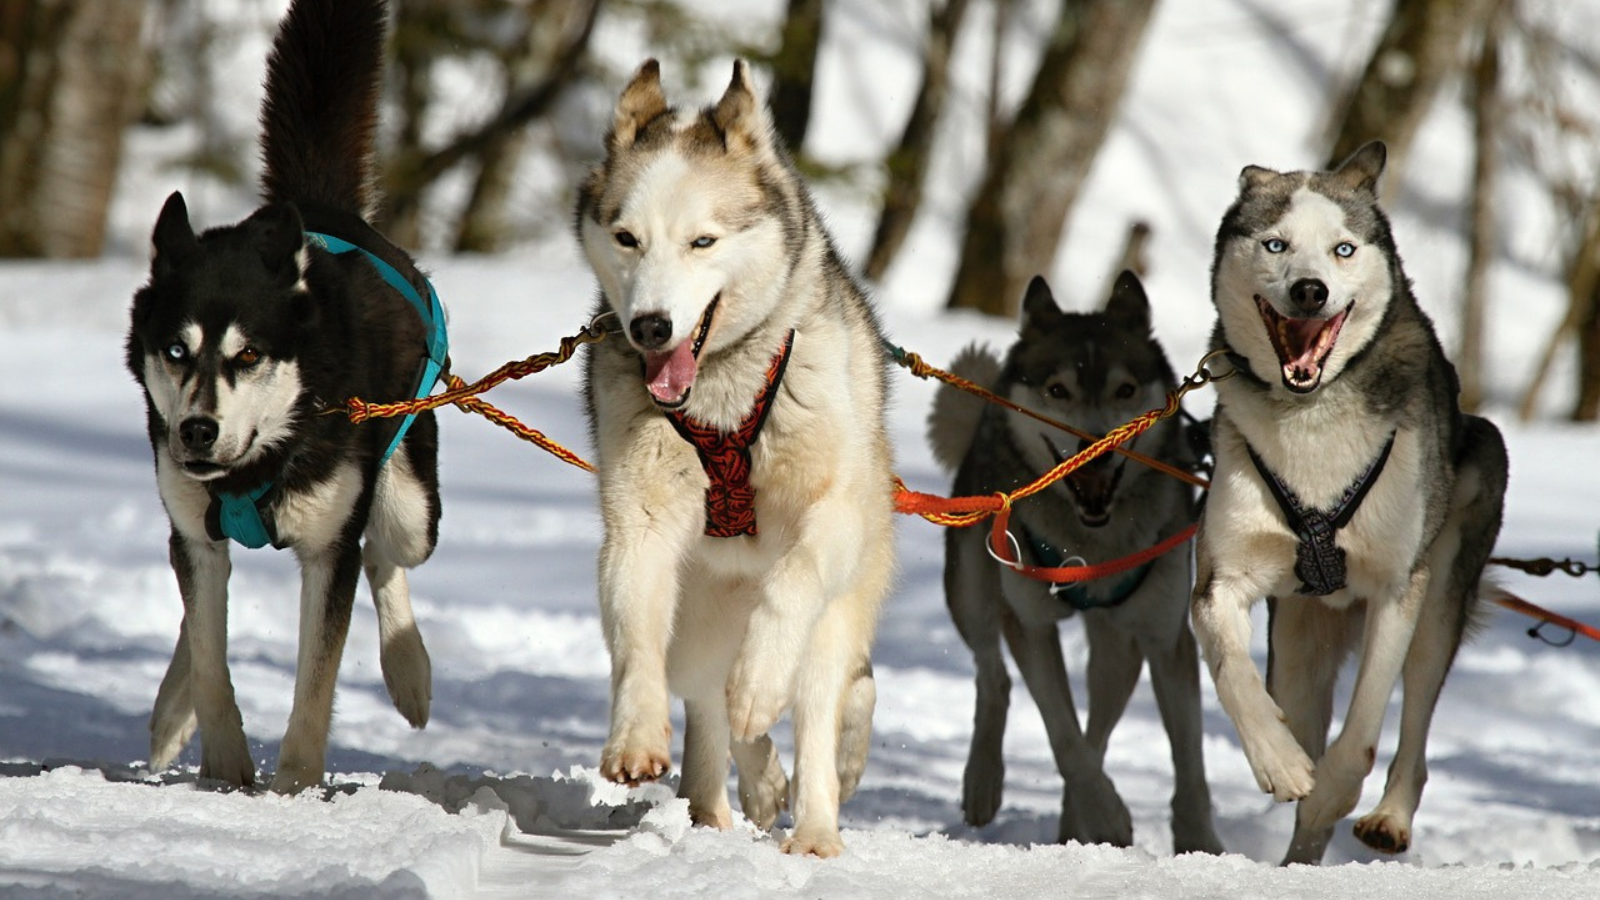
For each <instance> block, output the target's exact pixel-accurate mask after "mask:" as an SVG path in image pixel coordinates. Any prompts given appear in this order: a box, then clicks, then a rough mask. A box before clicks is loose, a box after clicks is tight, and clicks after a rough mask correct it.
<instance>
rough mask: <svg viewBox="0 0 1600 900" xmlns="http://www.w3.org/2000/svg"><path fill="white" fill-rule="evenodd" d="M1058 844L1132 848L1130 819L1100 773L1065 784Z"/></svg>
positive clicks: (1131, 822)
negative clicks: (1070, 843)
mask: <svg viewBox="0 0 1600 900" xmlns="http://www.w3.org/2000/svg"><path fill="white" fill-rule="evenodd" d="M1057 837H1058V839H1059V840H1060V842H1061V843H1063V844H1064V843H1066V842H1067V841H1078V842H1079V843H1082V844H1109V845H1111V846H1113V847H1131V846H1133V816H1132V815H1130V814H1129V813H1128V805H1127V804H1126V803H1123V802H1122V797H1120V796H1118V794H1117V789H1116V786H1115V785H1113V784H1112V783H1111V779H1109V778H1107V777H1106V776H1105V774H1104V773H1095V775H1094V776H1091V777H1086V778H1081V779H1076V780H1073V781H1069V782H1068V783H1067V788H1066V793H1065V795H1064V797H1063V799H1062V803H1061V824H1060V827H1059V829H1058V831H1057Z"/></svg>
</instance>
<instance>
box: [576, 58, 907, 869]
mask: <svg viewBox="0 0 1600 900" xmlns="http://www.w3.org/2000/svg"><path fill="white" fill-rule="evenodd" d="M577 230H578V238H579V241H580V243H581V244H582V246H583V250H584V253H585V255H586V256H587V257H588V260H589V263H590V265H591V266H592V267H593V269H594V272H595V275H596V277H597V278H598V280H599V282H600V289H601V292H602V297H601V304H602V307H603V308H604V309H606V310H609V311H611V312H614V313H615V314H616V317H617V320H618V322H619V323H620V325H621V331H622V335H623V336H616V337H614V338H613V339H611V340H608V341H606V342H604V343H602V344H599V345H596V347H595V348H594V350H593V351H592V353H591V354H590V356H589V359H588V367H587V371H586V393H587V399H588V404H589V414H590V422H591V425H592V428H593V433H594V437H595V441H596V445H597V463H598V467H599V471H600V507H601V515H602V518H603V520H604V524H605V540H604V543H603V545H602V547H601V550H600V559H599V587H600V610H601V618H602V622H603V625H604V628H605V638H606V645H607V647H608V648H609V649H610V652H611V663H612V669H611V671H612V678H611V735H610V738H609V739H608V740H607V741H606V745H605V749H604V751H603V753H602V756H601V763H600V765H601V771H602V772H603V773H604V774H605V776H606V777H608V778H610V779H612V780H615V781H619V782H627V783H637V782H640V781H646V780H651V779H655V778H658V777H660V776H661V775H662V774H664V773H665V772H666V770H667V768H668V767H669V764H670V762H671V751H670V742H671V731H672V728H671V725H670V723H669V720H668V707H669V687H670V690H671V692H672V693H675V694H677V695H679V696H682V697H683V698H684V709H685V720H686V724H685V729H684V737H683V743H684V748H683V755H684V762H683V778H682V782H681V784H680V786H679V792H680V794H682V795H683V796H684V797H686V798H688V800H689V809H690V813H691V815H692V816H693V819H694V821H695V822H696V823H698V824H704V825H711V826H714V827H718V828H727V827H729V826H730V824H731V812H730V807H729V803H728V797H727V788H726V780H727V773H728V755H729V752H730V750H731V752H732V754H733V759H734V761H735V762H736V763H737V768H738V772H739V797H740V804H741V807H742V809H743V811H744V813H745V815H746V816H748V817H749V818H750V819H751V820H752V821H753V822H755V823H756V824H757V825H759V826H761V827H763V828H767V827H770V826H771V825H772V824H773V822H774V821H775V820H776V819H777V817H778V813H779V811H780V809H781V808H782V807H783V806H784V805H785V804H786V802H789V801H790V800H791V799H792V803H793V813H794V829H793V832H792V833H791V834H790V836H789V838H788V839H787V840H786V841H785V842H784V844H783V849H784V850H785V851H787V852H791V853H813V854H816V855H819V856H833V855H836V854H838V853H839V852H840V851H841V849H842V848H843V845H842V843H841V841H840V838H839V826H838V815H839V803H840V801H841V800H843V799H844V798H846V797H848V796H849V794H850V793H851V792H852V791H853V790H854V789H855V786H856V783H857V781H858V780H859V779H860V777H861V771H862V768H863V767H864V766H865V763H866V754H867V746H868V739H869V734H870V728H871V719H872V709H873V705H874V702H875V697H876V694H875V688H874V683H873V680H872V668H871V661H870V648H871V643H872V636H873V632H874V630H875V628H876V623H877V616H878V610H879V607H880V605H881V604H882V601H883V598H884V595H885V593H886V592H887V590H888V586H889V583H890V579H891V576H892V568H893V537H894V524H893V521H892V518H893V489H894V488H893V484H892V482H891V478H890V473H891V467H890V454H889V443H888V439H887V436H886V434H885V428H884V394H885V388H886V384H885V382H886V378H887V372H886V367H887V358H886V355H885V353H884V349H883V346H882V344H881V337H880V335H879V331H878V328H877V324H876V322H875V319H874V315H873V312H872V309H871V307H870V306H869V304H868V302H867V300H866V299H865V297H864V296H863V295H862V292H861V290H860V288H858V287H857V286H856V284H855V282H854V281H853V280H852V279H851V277H850V276H849V274H848V273H847V272H846V270H845V268H844V266H843V265H842V263H841V262H840V260H839V257H838V255H837V253H836V252H835V251H834V248H833V245H832V243H831V241H830V240H829V238H828V235H827V233H826V231H825V230H824V229H823V226H822V223H821V221H820V220H819V218H818V216H817V213H816V210H815V209H814V207H813V206H812V203H811V200H810V198H809V196H808V195H807V192H806V189H805V187H804V185H803V183H802V182H801V181H800V179H799V177H798V176H797V175H796V173H795V171H794V169H793V167H792V165H791V164H790V163H789V161H788V158H787V156H786V154H785V152H784V150H783V149H782V148H781V146H780V145H779V144H778V142H777V140H776V138H775V137H774V135H773V131H772V124H771V121H770V119H769V116H768V113H767V112H766V110H765V109H764V107H763V105H762V103H761V102H760V101H759V100H758V98H757V97H756V95H755V93H754V91H753V90H752V89H751V85H750V76H749V72H748V70H747V68H746V66H745V64H744V63H743V62H739V63H736V64H735V65H734V70H733V80H732V82H731V83H730V84H729V85H728V88H727V91H726V92H725V93H724V94H723V96H722V98H721V100H719V101H718V103H717V104H716V105H715V106H714V107H708V108H706V109H703V110H686V111H679V110H676V109H674V108H670V107H669V106H668V105H667V102H666V100H665V98H664V96H663V94H662V91H661V81H660V70H659V68H658V67H657V65H656V63H655V61H654V60H651V61H648V62H646V63H645V64H644V65H643V66H642V67H641V68H640V69H639V71H638V73H637V74H636V75H635V76H634V77H633V80H632V81H631V82H630V83H629V84H628V86H627V88H626V89H625V90H624V91H623V92H622V95H621V97H620V99H619V100H618V102H617V106H616V110H615V119H614V122H613V124H612V128H611V132H610V134H609V135H608V136H607V138H606V157H605V160H604V162H603V163H602V164H601V165H600V166H599V167H597V168H596V169H595V170H594V171H593V173H592V174H591V175H590V177H589V178H588V180H587V181H586V182H585V184H584V185H583V188H582V191H581V194H580V197H579V200H578V207H577ZM789 709H792V710H793V720H794V732H795V772H794V785H793V793H792V798H791V797H790V789H789V783H788V779H787V777H786V776H785V774H784V771H783V768H782V766H781V764H780V763H779V761H778V758H777V754H776V752H775V750H774V748H773V745H772V742H771V740H770V739H769V738H768V737H767V732H768V730H769V729H771V728H772V726H773V724H774V723H775V722H777V720H778V717H779V716H780V715H781V714H782V713H783V712H784V711H785V710H789Z"/></svg>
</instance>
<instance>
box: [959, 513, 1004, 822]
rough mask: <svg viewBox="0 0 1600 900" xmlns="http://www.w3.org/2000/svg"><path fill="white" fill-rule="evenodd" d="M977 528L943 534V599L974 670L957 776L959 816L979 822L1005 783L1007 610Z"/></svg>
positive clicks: (989, 816) (995, 805)
mask: <svg viewBox="0 0 1600 900" xmlns="http://www.w3.org/2000/svg"><path fill="white" fill-rule="evenodd" d="M981 532H982V530H981V529H970V528H968V529H955V528H952V529H949V530H948V531H947V533H946V536H945V569H944V590H945V603H946V604H947V605H948V606H949V607H950V617H951V619H952V620H953V621H954V622H955V626H956V631H957V632H959V633H960V635H961V639H962V640H963V641H965V642H966V644H967V648H968V649H970V650H971V651H972V662H973V666H974V668H976V670H977V674H976V688H977V691H976V693H977V705H976V708H975V710H974V711H973V716H972V747H971V749H970V750H968V751H967V766H966V769H965V771H964V772H963V774H962V777H961V816H962V818H963V819H964V820H965V821H966V823H967V824H968V825H972V826H974V827H979V826H983V825H987V824H989V823H990V822H991V821H993V820H994V816H995V813H996V812H998V811H999V810H1000V798H1001V796H1002V795H1003V792H1004V787H1005V776H1006V764H1005V757H1004V756H1003V755H1002V752H1001V751H1002V746H1003V744H1004V739H1005V733H1006V713H1007V710H1008V708H1009V707H1010V705H1011V676H1010V675H1009V674H1007V673H1006V661H1005V657H1004V656H1003V655H1002V653H1001V649H1000V639H1001V637H1000V634H1001V628H1000V621H1001V618H1002V617H1004V616H1009V615H1011V610H1010V609H1009V608H1008V607H1007V606H1006V604H1005V601H1004V600H1003V599H1001V597H1000V596H999V593H1000V586H999V585H998V584H997V583H996V579H995V571H996V570H995V567H994V564H993V563H991V562H990V561H989V558H988V557H987V555H985V554H984V552H983V548H982V544H981V543H977V542H975V541H974V540H972V538H973V537H974V536H975V537H976V539H977V541H982V540H983V534H982V533H981Z"/></svg>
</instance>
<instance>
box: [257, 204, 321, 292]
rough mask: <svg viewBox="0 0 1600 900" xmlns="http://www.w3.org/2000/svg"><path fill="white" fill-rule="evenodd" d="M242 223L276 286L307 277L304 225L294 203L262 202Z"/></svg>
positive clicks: (287, 284)
mask: <svg viewBox="0 0 1600 900" xmlns="http://www.w3.org/2000/svg"><path fill="white" fill-rule="evenodd" d="M242 227H243V228H245V229H246V232H247V234H248V235H249V237H250V243H251V245H252V246H254V247H255V248H256V252H257V253H259V254H261V264H262V265H264V266H266V268H267V273H268V275H269V277H271V279H272V282H273V284H274V285H275V286H277V287H280V288H286V287H290V286H291V285H293V284H295V283H296V282H298V281H300V280H301V279H302V278H304V277H305V269H306V265H307V264H308V257H307V255H306V253H305V247H306V235H305V226H304V225H303V224H302V222H301V220H300V210H298V209H296V208H295V206H294V204H293V203H272V204H268V205H267V206H263V207H261V208H260V209H258V210H256V211H255V212H254V213H253V214H252V215H251V216H250V218H248V219H245V220H244V223H243V225H242Z"/></svg>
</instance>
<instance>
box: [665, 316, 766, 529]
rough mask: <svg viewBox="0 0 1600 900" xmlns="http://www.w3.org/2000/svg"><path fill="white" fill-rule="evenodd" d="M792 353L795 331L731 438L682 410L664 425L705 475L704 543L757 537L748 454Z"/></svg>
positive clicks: (674, 412)
mask: <svg viewBox="0 0 1600 900" xmlns="http://www.w3.org/2000/svg"><path fill="white" fill-rule="evenodd" d="M793 348H794V331H793V330H792V329H791V330H790V331H789V334H788V336H787V337H785V338H784V341H783V347H782V349H780V350H779V351H778V354H777V355H776V356H774V357H773V358H772V364H771V365H769V366H768V367H767V375H766V383H765V386H764V387H763V388H762V389H761V393H760V394H758V395H756V402H755V406H754V407H752V408H751V410H750V412H749V413H748V414H747V415H746V416H745V417H744V420H743V421H741V422H740V423H739V427H738V428H735V429H734V430H733V431H730V432H722V431H718V430H717V429H715V428H713V427H711V426H709V425H706V424H705V423H703V422H699V421H696V420H695V419H692V418H690V417H689V415H688V414H687V413H685V412H683V411H682V410H670V411H668V412H667V421H669V422H671V423H672V427H673V428H674V429H676V430H677V432H678V434H679V435H680V436H681V437H682V438H683V439H684V440H686V441H688V442H689V443H690V444H691V445H693V446H694V449H695V453H696V454H698V455H699V457H700V467H701V468H702V469H704V470H705V473H706V480H707V484H706V528H705V534H706V536H707V537H739V536H741V535H747V534H749V535H753V534H756V533H757V532H756V506H755V502H756V489H755V486H754V485H752V484H751V483H750V467H751V460H750V448H752V447H754V446H755V443H756V438H758V437H760V436H761V426H763V425H765V424H766V421H767V414H768V413H769V412H771V411H772V401H773V399H774V398H775V397H777V396H778V386H779V385H780V384H781V383H782V382H783V372H784V369H786V368H787V367H788V365H789V351H790V350H792V349H793Z"/></svg>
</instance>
